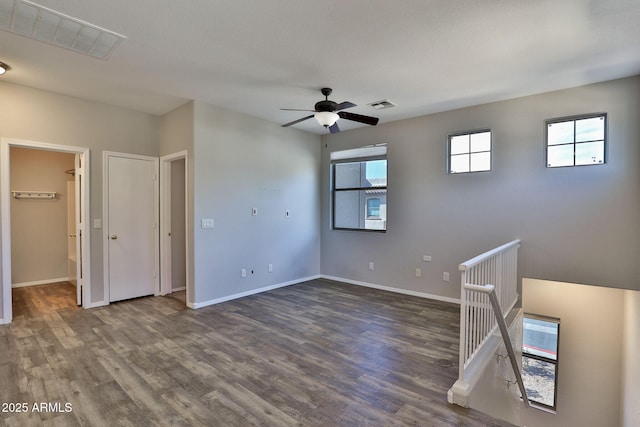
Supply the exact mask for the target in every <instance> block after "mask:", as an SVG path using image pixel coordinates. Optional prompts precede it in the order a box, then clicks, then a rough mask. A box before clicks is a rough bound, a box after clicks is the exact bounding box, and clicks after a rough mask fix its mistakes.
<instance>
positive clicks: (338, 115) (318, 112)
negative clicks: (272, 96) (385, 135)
mask: <svg viewBox="0 0 640 427" xmlns="http://www.w3.org/2000/svg"><path fill="white" fill-rule="evenodd" d="M320 92H322V94H323V95H324V97H325V99H323V100H322V101H318V102H316V105H314V107H313V108H314V109H313V110H299V109H295V108H282V110H285V111H308V112H311V113H313V114H311V115H309V116H306V117H303V118H301V119H297V120H294V121H292V122H289V123H285V124H283V125H282V127H285V128H286V127H289V126H291V125H295V124H296V123H300V122H303V121H305V120H307V119H310V118H311V117H315V119H316V120H317V121H318V123H319V124H320V125H321V126H324V127H325V128H328V129H329V132H331V133H338V132H340V128H339V127H338V123H336V122H337V121H338V119H345V120H351V121H354V122H358V123H364V124H367V125H371V126H375V125H377V124H378V120H379V119H378V118H377V117H371V116H364V115H362V114H355V113H348V112H346V111H342V110H345V109H347V108H352V107H356V104H354V103H353V102H349V101H344V102H341V103H340V104H338V103H336V102H334V101H330V100H329V95H331V92H333V91H332V89H331V88H329V87H325V88H322V89H321V90H320Z"/></svg>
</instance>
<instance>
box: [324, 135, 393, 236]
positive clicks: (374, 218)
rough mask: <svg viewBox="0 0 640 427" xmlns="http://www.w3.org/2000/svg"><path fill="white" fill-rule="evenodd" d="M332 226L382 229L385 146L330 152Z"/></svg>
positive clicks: (385, 217)
mask: <svg viewBox="0 0 640 427" xmlns="http://www.w3.org/2000/svg"><path fill="white" fill-rule="evenodd" d="M331 168H332V183H333V185H332V196H333V198H332V214H333V215H332V224H333V228H334V229H342V230H368V231H386V229H387V147H386V145H375V146H369V147H362V148H358V149H353V150H344V151H334V152H333V153H331Z"/></svg>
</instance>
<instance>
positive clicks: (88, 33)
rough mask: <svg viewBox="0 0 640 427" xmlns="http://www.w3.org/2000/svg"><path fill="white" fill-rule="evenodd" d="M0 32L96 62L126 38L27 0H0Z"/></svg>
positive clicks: (104, 57) (105, 56)
mask: <svg viewBox="0 0 640 427" xmlns="http://www.w3.org/2000/svg"><path fill="white" fill-rule="evenodd" d="M0 29H2V30H6V31H10V32H12V33H15V34H18V35H21V36H24V37H28V38H30V39H34V40H38V41H41V42H45V43H49V44H52V45H54V46H59V47H63V48H65V49H70V50H73V51H75V52H78V53H82V54H84V55H89V56H93V57H95V58H100V59H107V58H108V57H109V55H111V52H113V50H114V49H115V48H116V47H117V46H118V45H119V44H120V42H122V40H124V39H126V37H125V36H123V35H120V34H117V33H114V32H113V31H109V30H105V29H104V28H100V27H98V26H95V25H92V24H89V23H87V22H84V21H81V20H79V19H76V18H72V17H70V16H67V15H64V14H62V13H60V12H56V11H55V10H51V9H47V8H46V7H43V6H40V5H38V4H35V3H31V2H30V1H27V0H0Z"/></svg>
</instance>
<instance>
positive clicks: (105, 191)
mask: <svg viewBox="0 0 640 427" xmlns="http://www.w3.org/2000/svg"><path fill="white" fill-rule="evenodd" d="M110 157H122V158H126V159H134V160H149V161H153V162H154V163H155V167H154V180H155V181H156V183H155V184H154V196H153V197H154V224H153V227H154V229H155V230H156V232H155V233H154V234H155V241H154V244H153V247H154V255H153V259H154V264H155V265H154V285H153V288H154V292H153V294H154V295H160V280H159V265H158V263H159V260H160V243H159V241H158V240H159V237H160V236H159V227H158V222H159V219H160V205H159V198H160V194H159V193H160V188H159V185H158V163H159V160H158V157H154V156H144V155H140V154H130V153H120V152H116V151H103V152H102V222H103V223H102V232H103V233H102V245H103V246H102V247H103V265H104V268H103V270H104V272H103V273H104V300H105V302H106V304H110V301H111V279H110V277H109V158H110Z"/></svg>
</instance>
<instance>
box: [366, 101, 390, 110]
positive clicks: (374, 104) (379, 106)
mask: <svg viewBox="0 0 640 427" xmlns="http://www.w3.org/2000/svg"><path fill="white" fill-rule="evenodd" d="M367 105H370V106H372V107H373V108H375V109H376V110H384V109H385V108H393V107H395V106H396V104H394V103H393V102H391V101H389V100H388V99H383V100H382V101H376V102H372V103H371V104H367Z"/></svg>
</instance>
